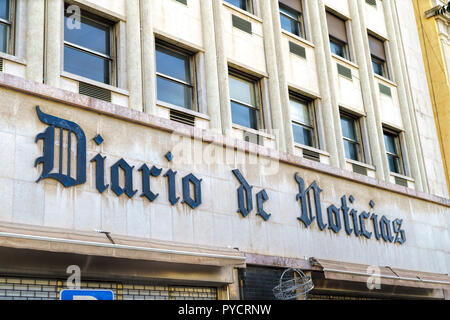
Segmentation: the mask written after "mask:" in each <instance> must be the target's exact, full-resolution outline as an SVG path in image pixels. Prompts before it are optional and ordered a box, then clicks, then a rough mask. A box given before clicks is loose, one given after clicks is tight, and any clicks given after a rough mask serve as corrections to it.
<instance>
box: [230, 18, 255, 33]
mask: <svg viewBox="0 0 450 320" xmlns="http://www.w3.org/2000/svg"><path fill="white" fill-rule="evenodd" d="M233 27H235V28H238V29H240V30H242V31H244V32H247V33H250V34H252V23H251V22H249V21H246V20H244V19H242V18H239V17H238V16H235V15H233Z"/></svg>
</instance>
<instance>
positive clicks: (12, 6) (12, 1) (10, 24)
mask: <svg viewBox="0 0 450 320" xmlns="http://www.w3.org/2000/svg"><path fill="white" fill-rule="evenodd" d="M7 2H8V11H9V17H8V19H2V18H0V24H2V25H5V26H6V28H7V38H6V45H5V46H6V48H5V51H2V52H3V53H5V54H9V55H14V54H15V45H16V43H15V37H16V18H17V15H16V12H17V11H16V9H17V0H7Z"/></svg>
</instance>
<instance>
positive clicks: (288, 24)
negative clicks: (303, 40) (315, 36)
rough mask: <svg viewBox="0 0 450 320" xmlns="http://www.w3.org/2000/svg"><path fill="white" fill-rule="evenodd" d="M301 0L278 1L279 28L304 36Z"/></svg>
mask: <svg viewBox="0 0 450 320" xmlns="http://www.w3.org/2000/svg"><path fill="white" fill-rule="evenodd" d="M301 12H302V5H301V0H283V1H281V2H280V21H281V28H282V29H283V30H286V31H287V32H290V33H292V34H295V35H296V36H299V37H304V31H303V17H302V14H301Z"/></svg>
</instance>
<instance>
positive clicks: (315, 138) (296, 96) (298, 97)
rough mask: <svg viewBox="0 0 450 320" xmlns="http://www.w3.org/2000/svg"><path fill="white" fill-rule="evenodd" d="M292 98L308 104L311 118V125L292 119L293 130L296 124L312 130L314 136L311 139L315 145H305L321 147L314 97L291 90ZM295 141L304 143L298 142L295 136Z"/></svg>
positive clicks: (290, 98)
mask: <svg viewBox="0 0 450 320" xmlns="http://www.w3.org/2000/svg"><path fill="white" fill-rule="evenodd" d="M291 100H296V101H297V102H300V103H303V104H305V105H306V106H307V108H308V112H309V117H310V119H311V125H308V124H304V123H301V122H300V121H297V120H294V119H291V122H292V123H291V130H293V128H292V126H294V125H298V126H301V127H303V128H306V129H309V130H311V136H312V137H311V138H312V139H311V140H312V143H313V145H312V146H308V145H305V146H307V147H310V148H314V149H319V147H320V146H319V135H318V132H317V119H316V110H315V107H314V101H313V100H312V99H310V98H306V97H304V96H302V95H300V94H298V93H295V92H292V91H289V102H290V101H291ZM289 107H290V106H289ZM294 142H295V143H298V144H300V145H304V144H302V143H299V142H296V141H295V137H294Z"/></svg>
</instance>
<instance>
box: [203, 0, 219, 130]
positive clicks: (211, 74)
mask: <svg viewBox="0 0 450 320" xmlns="http://www.w3.org/2000/svg"><path fill="white" fill-rule="evenodd" d="M200 7H201V11H202V30H203V46H204V48H205V76H206V103H207V105H208V114H209V117H210V128H211V129H213V130H219V131H221V130H222V123H221V121H222V120H221V116H220V110H221V108H220V105H221V103H220V93H219V80H218V79H219V75H218V71H217V53H216V52H217V51H216V39H215V36H214V32H212V30H214V12H213V4H212V1H210V0H201V1H200Z"/></svg>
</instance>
